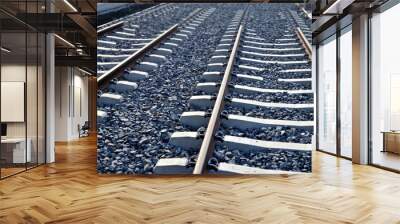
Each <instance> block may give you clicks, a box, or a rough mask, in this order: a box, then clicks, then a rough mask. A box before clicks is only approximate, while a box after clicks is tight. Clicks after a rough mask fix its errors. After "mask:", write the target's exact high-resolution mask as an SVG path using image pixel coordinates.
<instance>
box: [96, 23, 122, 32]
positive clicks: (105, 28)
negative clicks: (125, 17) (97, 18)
mask: <svg viewBox="0 0 400 224" xmlns="http://www.w3.org/2000/svg"><path fill="white" fill-rule="evenodd" d="M124 23H125V22H124V21H120V22H117V23H114V24H112V25H110V26H107V27H104V28H102V29H99V30H97V35H101V34H103V33H105V32H108V31H111V30H113V29H115V28H117V27H121V26H122V25H124Z"/></svg>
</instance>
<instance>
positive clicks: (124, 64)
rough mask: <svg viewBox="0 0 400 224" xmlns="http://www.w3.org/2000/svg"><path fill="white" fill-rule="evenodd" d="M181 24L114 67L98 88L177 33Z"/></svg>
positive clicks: (102, 79)
mask: <svg viewBox="0 0 400 224" xmlns="http://www.w3.org/2000/svg"><path fill="white" fill-rule="evenodd" d="M178 26H179V24H175V25H173V26H172V27H171V28H169V29H168V30H166V31H164V32H163V33H162V34H160V35H159V36H158V37H156V38H155V39H153V40H152V41H150V42H149V43H147V44H146V45H144V46H143V47H142V48H140V49H139V50H138V51H136V52H135V53H133V54H132V55H130V56H129V57H127V58H126V59H125V60H123V61H121V62H120V63H119V64H117V65H116V66H114V67H113V68H112V69H110V70H109V71H107V72H106V73H104V74H103V75H102V76H100V77H99V78H97V86H98V87H99V88H100V87H103V86H104V85H105V84H107V83H108V82H109V81H110V80H111V79H113V78H115V77H116V76H117V75H118V74H119V73H120V72H122V71H123V70H124V69H125V68H126V67H127V66H128V65H130V64H132V63H134V62H136V60H138V59H139V58H140V57H142V56H144V55H145V54H146V53H147V52H148V51H149V50H151V49H153V47H154V46H156V45H157V44H159V43H160V42H161V41H163V40H164V39H165V38H167V37H168V36H170V35H171V34H172V33H173V32H175V31H176V30H177V29H178Z"/></svg>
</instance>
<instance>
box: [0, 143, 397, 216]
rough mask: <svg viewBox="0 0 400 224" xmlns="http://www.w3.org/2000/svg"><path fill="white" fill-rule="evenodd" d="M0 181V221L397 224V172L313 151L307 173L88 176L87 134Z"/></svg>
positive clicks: (91, 170) (90, 148)
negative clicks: (52, 157) (52, 159)
mask: <svg viewBox="0 0 400 224" xmlns="http://www.w3.org/2000/svg"><path fill="white" fill-rule="evenodd" d="M56 155H57V162H56V163H55V164H51V165H48V166H42V167H39V168H36V169H34V170H30V171H28V172H26V173H22V174H19V175H17V176H14V177H11V178H8V179H5V180H3V181H0V223H7V224H8V223H11V224H14V223H118V224H121V223H171V224H176V223H221V224H222V223H224V224H225V223H307V224H308V223H373V224H387V223H400V175H399V174H395V173H391V172H387V171H384V170H380V169H377V168H374V167H369V166H358V165H352V164H351V163H350V162H349V161H347V160H343V159H337V158H335V157H333V156H329V155H326V154H323V153H318V152H316V153H314V156H313V169H314V172H313V174H305V175H295V176H263V177H260V176H255V177H254V176H253V177H245V176H242V177H187V176H186V177H133V176H100V175H98V174H97V173H96V164H95V163H96V145H95V139H94V138H87V139H85V140H82V141H79V142H74V143H70V144H58V145H57V154H56Z"/></svg>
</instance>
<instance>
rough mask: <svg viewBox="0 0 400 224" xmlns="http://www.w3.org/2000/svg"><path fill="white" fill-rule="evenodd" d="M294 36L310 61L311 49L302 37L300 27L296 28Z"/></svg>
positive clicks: (304, 37) (303, 36)
mask: <svg viewBox="0 0 400 224" xmlns="http://www.w3.org/2000/svg"><path fill="white" fill-rule="evenodd" d="M296 34H297V37H298V38H299V40H300V42H301V44H302V45H303V47H304V50H305V51H306V53H307V54H308V58H309V59H310V60H312V48H311V45H310V42H308V40H307V38H306V36H305V35H304V33H303V31H301V29H300V27H297V29H296Z"/></svg>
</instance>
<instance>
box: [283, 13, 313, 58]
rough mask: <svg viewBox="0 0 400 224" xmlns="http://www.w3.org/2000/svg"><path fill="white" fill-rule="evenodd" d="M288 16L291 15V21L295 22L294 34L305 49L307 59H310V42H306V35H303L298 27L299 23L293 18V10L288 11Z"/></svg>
mask: <svg viewBox="0 0 400 224" xmlns="http://www.w3.org/2000/svg"><path fill="white" fill-rule="evenodd" d="M289 14H290V16H291V17H292V19H293V21H294V22H295V24H296V25H297V26H296V30H295V32H296V34H297V37H298V38H299V40H300V42H301V44H302V45H303V47H304V50H305V51H306V53H307V55H308V59H309V60H310V61H311V60H312V48H311V45H310V42H308V40H307V38H306V36H305V35H304V33H303V31H302V30H301V29H300V26H299V24H298V23H297V21H296V19H295V18H294V15H293V14H294V12H292V11H289Z"/></svg>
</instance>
